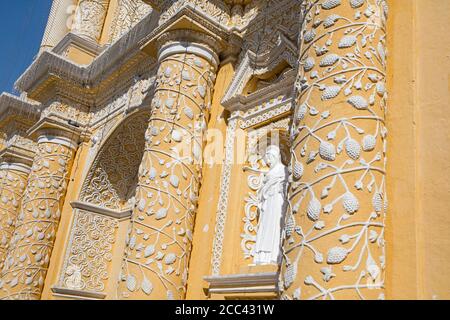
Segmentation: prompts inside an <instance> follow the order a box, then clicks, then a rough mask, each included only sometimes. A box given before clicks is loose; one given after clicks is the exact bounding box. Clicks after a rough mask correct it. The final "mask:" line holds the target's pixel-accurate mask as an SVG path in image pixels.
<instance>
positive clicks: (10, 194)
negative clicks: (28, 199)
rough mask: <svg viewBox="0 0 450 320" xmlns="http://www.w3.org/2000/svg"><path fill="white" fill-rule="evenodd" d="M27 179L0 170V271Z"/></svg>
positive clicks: (17, 174) (26, 176) (18, 173)
mask: <svg viewBox="0 0 450 320" xmlns="http://www.w3.org/2000/svg"><path fill="white" fill-rule="evenodd" d="M27 178H28V174H26V173H24V172H21V171H18V170H13V169H6V170H0V201H1V204H2V205H1V206H0V269H1V268H2V267H3V261H4V260H5V258H6V253H7V249H8V245H9V241H10V240H11V238H12V235H13V233H14V229H15V224H16V217H17V213H18V211H19V208H20V202H21V200H22V196H23V191H24V190H25V186H26V184H27Z"/></svg>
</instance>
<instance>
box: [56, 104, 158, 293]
mask: <svg viewBox="0 0 450 320" xmlns="http://www.w3.org/2000/svg"><path fill="white" fill-rule="evenodd" d="M149 117H150V111H149V110H145V111H136V113H133V114H131V115H129V116H128V117H126V118H125V119H123V120H122V121H121V122H120V123H119V124H118V125H117V126H116V128H115V129H113V130H112V132H111V133H110V134H109V136H107V137H106V138H105V140H104V141H105V142H104V143H103V144H102V145H101V146H100V147H99V151H98V153H97V155H96V157H95V158H94V160H93V162H92V164H91V166H90V169H89V171H88V174H87V176H86V178H85V181H84V183H83V187H82V190H81V193H80V196H79V198H78V199H79V200H78V201H75V202H72V203H71V204H72V207H73V208H74V211H73V221H72V226H71V228H70V232H69V243H68V245H67V249H66V252H65V257H64V263H63V266H62V271H61V272H60V275H59V280H58V283H57V284H56V285H55V286H54V287H52V290H53V292H55V293H57V294H70V295H73V296H80V297H89V298H96V299H105V297H106V292H107V290H108V288H111V286H114V283H115V282H114V281H115V279H116V278H115V277H112V263H113V259H112V257H113V255H114V254H117V253H114V252H115V250H119V249H118V248H120V246H116V244H115V242H116V239H117V230H118V228H119V224H120V221H122V219H123V218H127V217H129V216H130V213H131V208H130V205H129V201H128V200H129V199H130V198H131V197H133V196H134V192H135V189H136V183H137V180H138V179H137V175H138V170H139V166H140V163H141V161H142V157H143V154H144V149H145V131H146V129H147V126H148V120H149Z"/></svg>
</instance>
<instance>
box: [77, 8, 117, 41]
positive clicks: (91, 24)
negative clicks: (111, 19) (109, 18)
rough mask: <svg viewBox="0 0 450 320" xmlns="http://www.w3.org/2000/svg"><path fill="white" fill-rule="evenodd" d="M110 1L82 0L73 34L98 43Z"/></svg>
mask: <svg viewBox="0 0 450 320" xmlns="http://www.w3.org/2000/svg"><path fill="white" fill-rule="evenodd" d="M109 1H110V0H80V2H79V3H78V7H77V10H76V11H75V18H74V21H73V26H72V32H73V33H75V34H77V35H79V36H81V37H84V38H86V39H89V40H91V41H93V42H98V41H99V40H100V37H101V35H102V31H103V25H104V24H105V19H106V14H107V13H108V7H109Z"/></svg>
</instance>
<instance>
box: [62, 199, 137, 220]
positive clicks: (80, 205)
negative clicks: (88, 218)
mask: <svg viewBox="0 0 450 320" xmlns="http://www.w3.org/2000/svg"><path fill="white" fill-rule="evenodd" d="M70 205H71V206H72V208H74V209H80V210H86V211H89V212H93V213H97V214H101V215H104V216H108V217H112V218H115V219H128V218H130V217H131V213H132V211H133V210H132V209H131V208H130V209H125V210H123V211H118V210H113V209H107V208H103V207H100V206H96V205H93V204H90V203H86V202H82V201H73V202H71V203H70Z"/></svg>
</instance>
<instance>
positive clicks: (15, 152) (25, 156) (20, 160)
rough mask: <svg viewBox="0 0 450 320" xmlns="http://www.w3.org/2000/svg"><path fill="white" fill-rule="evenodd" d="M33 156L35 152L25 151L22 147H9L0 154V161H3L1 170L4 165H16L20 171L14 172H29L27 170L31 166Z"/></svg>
mask: <svg viewBox="0 0 450 320" xmlns="http://www.w3.org/2000/svg"><path fill="white" fill-rule="evenodd" d="M34 156H35V151H32V150H28V149H25V148H24V147H22V146H16V145H11V146H8V147H6V148H5V149H3V150H2V151H1V152H0V160H2V161H4V163H2V164H1V165H0V167H1V168H3V165H4V164H10V165H18V166H20V167H22V169H21V170H19V169H15V170H19V171H23V172H25V171H27V172H29V169H31V166H32V165H33V160H34Z"/></svg>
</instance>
